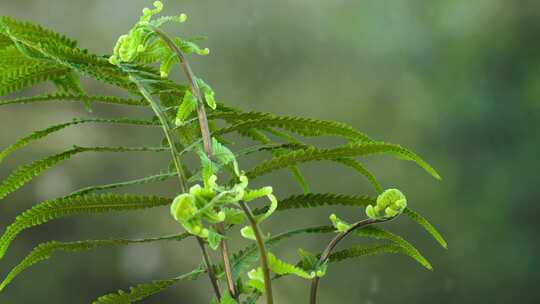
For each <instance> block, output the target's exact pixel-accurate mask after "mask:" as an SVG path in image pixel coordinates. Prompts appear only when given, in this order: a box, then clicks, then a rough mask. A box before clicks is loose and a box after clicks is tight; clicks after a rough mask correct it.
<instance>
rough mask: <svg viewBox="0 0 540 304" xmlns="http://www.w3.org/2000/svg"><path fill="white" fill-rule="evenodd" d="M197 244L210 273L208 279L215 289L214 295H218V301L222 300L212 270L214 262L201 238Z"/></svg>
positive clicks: (198, 238)
mask: <svg viewBox="0 0 540 304" xmlns="http://www.w3.org/2000/svg"><path fill="white" fill-rule="evenodd" d="M197 242H198V243H199V247H200V248H201V252H202V256H203V260H204V263H205V264H206V269H207V272H208V278H210V283H211V284H212V287H213V288H214V293H215V294H216V297H217V298H218V299H221V291H220V290H219V285H218V281H217V278H216V275H215V273H214V269H212V261H211V260H210V256H209V255H208V252H207V251H206V246H205V244H204V240H203V239H201V238H200V237H197Z"/></svg>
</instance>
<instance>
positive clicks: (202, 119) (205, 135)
mask: <svg viewBox="0 0 540 304" xmlns="http://www.w3.org/2000/svg"><path fill="white" fill-rule="evenodd" d="M151 29H152V30H153V31H154V32H155V33H156V34H157V35H158V36H159V37H160V38H161V39H162V40H163V41H165V43H166V44H167V46H168V47H169V48H170V49H171V50H172V51H173V52H174V53H175V54H176V56H178V60H179V61H180V65H181V67H182V70H183V72H184V74H185V75H186V78H187V80H188V84H189V88H190V89H191V92H192V93H193V95H194V96H195V97H196V98H197V116H198V118H199V127H200V129H201V137H202V139H203V146H204V152H205V154H206V156H208V158H209V159H212V136H211V135H210V128H209V126H208V117H207V116H206V110H205V106H204V104H205V102H204V100H203V96H202V94H201V90H200V88H199V85H198V84H197V78H196V77H195V75H194V74H193V70H192V69H191V66H190V64H189V62H188V61H187V59H186V57H185V56H184V53H183V52H182V50H180V48H179V47H178V46H177V45H176V44H175V43H174V41H173V40H172V39H171V38H170V37H169V35H167V34H166V33H165V32H163V31H162V30H160V29H159V28H157V27H151ZM218 231H220V233H221V232H222V231H223V229H220V227H218ZM220 251H221V256H222V257H223V265H224V271H225V275H226V278H227V286H228V288H229V293H230V295H231V296H232V297H233V298H235V299H238V295H237V292H236V286H235V284H234V279H233V275H232V269H231V262H230V257H229V250H228V246H227V242H226V241H225V240H221V242H220Z"/></svg>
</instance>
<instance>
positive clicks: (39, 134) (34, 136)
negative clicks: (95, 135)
mask: <svg viewBox="0 0 540 304" xmlns="http://www.w3.org/2000/svg"><path fill="white" fill-rule="evenodd" d="M87 123H103V124H126V125H139V126H159V124H158V123H157V122H154V121H149V120H137V119H129V118H118V119H102V118H76V119H73V120H72V121H70V122H66V123H62V124H57V125H53V126H50V127H48V128H46V129H43V130H39V131H35V132H33V133H31V134H29V135H27V136H25V137H23V138H21V139H19V140H17V141H16V142H15V143H14V144H12V145H10V146H8V147H7V148H5V149H4V150H3V151H0V163H2V161H3V160H4V159H5V158H6V157H7V156H8V155H9V154H11V153H13V152H15V151H16V150H17V149H20V148H22V147H24V146H26V145H28V144H30V143H32V142H34V141H36V140H38V139H41V138H43V137H46V136H48V135H50V134H52V133H54V132H57V131H60V130H62V129H64V128H67V127H70V126H75V125H80V124H87Z"/></svg>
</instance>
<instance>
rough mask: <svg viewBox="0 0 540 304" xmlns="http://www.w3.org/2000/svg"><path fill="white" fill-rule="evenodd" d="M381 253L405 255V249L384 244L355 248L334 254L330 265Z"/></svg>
mask: <svg viewBox="0 0 540 304" xmlns="http://www.w3.org/2000/svg"><path fill="white" fill-rule="evenodd" d="M381 253H395V254H399V253H404V251H403V248H401V247H400V246H398V245H391V244H382V245H370V246H353V247H351V248H347V249H344V250H340V251H337V252H334V253H332V254H331V255H330V256H329V257H328V262H329V263H337V262H341V261H343V260H347V259H352V258H358V257H363V256H370V255H377V254H381Z"/></svg>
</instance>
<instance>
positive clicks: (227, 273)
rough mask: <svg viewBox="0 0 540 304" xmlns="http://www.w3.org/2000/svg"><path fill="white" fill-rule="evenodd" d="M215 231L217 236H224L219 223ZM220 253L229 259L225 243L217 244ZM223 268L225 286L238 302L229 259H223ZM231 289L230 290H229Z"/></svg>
mask: <svg viewBox="0 0 540 304" xmlns="http://www.w3.org/2000/svg"><path fill="white" fill-rule="evenodd" d="M216 228H217V231H218V232H219V234H221V235H224V234H225V228H224V227H223V223H219V224H217V225H216ZM219 248H220V251H221V252H222V255H223V256H224V257H229V256H230V255H229V246H227V242H225V241H221V242H220V244H219ZM223 268H224V271H225V277H226V278H227V286H228V287H229V294H230V295H231V296H232V297H233V298H235V299H236V300H238V294H237V293H236V289H235V285H234V278H233V275H232V266H231V261H230V259H228V258H227V259H225V258H224V259H223ZM231 287H232V288H231Z"/></svg>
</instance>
